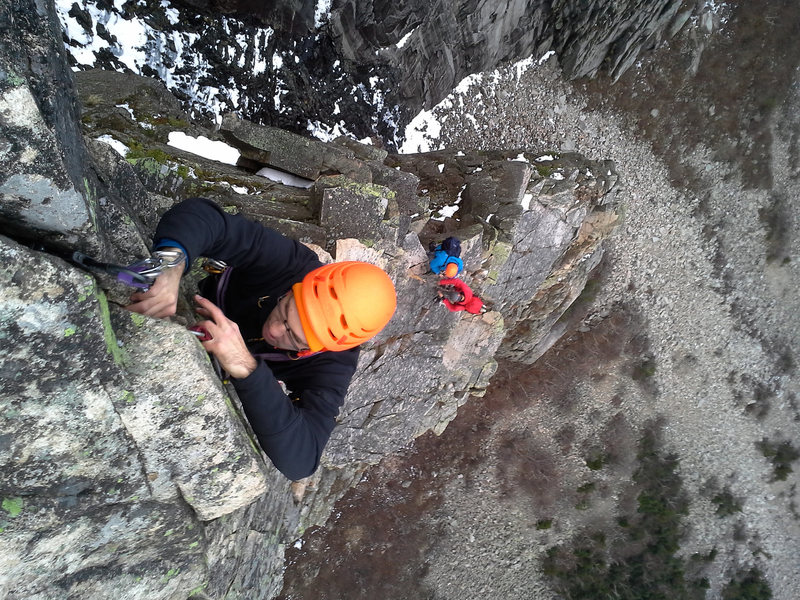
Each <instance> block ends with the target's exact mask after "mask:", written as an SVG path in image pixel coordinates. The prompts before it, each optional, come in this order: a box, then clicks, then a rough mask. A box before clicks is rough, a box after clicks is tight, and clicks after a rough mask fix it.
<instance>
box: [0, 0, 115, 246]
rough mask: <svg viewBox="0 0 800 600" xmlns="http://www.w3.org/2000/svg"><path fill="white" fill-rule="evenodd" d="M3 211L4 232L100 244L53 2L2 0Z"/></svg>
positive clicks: (0, 206) (0, 110) (0, 150)
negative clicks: (13, 1)
mask: <svg viewBox="0 0 800 600" xmlns="http://www.w3.org/2000/svg"><path fill="white" fill-rule="evenodd" d="M0 36H2V40H3V44H2V47H0V127H2V131H3V136H2V140H0V194H1V195H2V198H3V201H2V204H0V215H2V219H3V224H4V227H3V230H4V231H15V232H16V233H17V234H27V235H28V236H29V237H37V238H41V237H45V238H47V239H48V240H50V241H53V242H58V241H64V242H66V243H69V244H76V243H77V242H78V241H79V240H85V245H87V246H89V247H92V246H93V247H94V248H97V247H98V244H99V240H98V239H97V237H96V236H97V228H96V226H97V224H96V222H95V214H94V213H95V209H96V207H95V206H94V198H93V193H94V189H93V184H94V181H93V180H92V179H91V173H90V171H89V170H88V169H87V161H86V150H85V148H84V145H83V141H82V137H81V132H80V125H79V121H78V118H77V117H78V108H77V105H76V102H75V94H74V91H73V85H72V78H71V76H70V72H69V69H68V68H67V65H66V61H65V60H64V49H63V45H62V44H61V42H60V27H59V25H58V22H57V20H56V18H55V11H54V10H53V6H52V4H50V3H36V2H33V1H30V2H21V3H12V2H9V1H6V0H3V2H2V3H0Z"/></svg>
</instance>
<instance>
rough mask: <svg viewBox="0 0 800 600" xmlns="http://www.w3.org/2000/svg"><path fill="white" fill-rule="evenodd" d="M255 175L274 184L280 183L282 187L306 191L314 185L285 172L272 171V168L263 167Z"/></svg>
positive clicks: (308, 180) (309, 181)
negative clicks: (286, 186)
mask: <svg viewBox="0 0 800 600" xmlns="http://www.w3.org/2000/svg"><path fill="white" fill-rule="evenodd" d="M256 175H260V176H261V177H265V178H267V179H269V180H270V181H275V182H276V183H282V184H283V185H288V186H291V187H297V188H304V189H308V188H310V187H311V186H312V185H314V182H313V181H311V180H310V179H305V178H303V177H298V176H297V175H293V174H291V173H287V172H286V171H279V170H278V169H273V168H272V167H264V168H263V169H260V170H259V171H257V172H256Z"/></svg>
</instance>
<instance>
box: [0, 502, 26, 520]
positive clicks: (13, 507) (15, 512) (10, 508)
mask: <svg viewBox="0 0 800 600" xmlns="http://www.w3.org/2000/svg"><path fill="white" fill-rule="evenodd" d="M22 506H23V502H22V498H3V504H2V507H3V510H4V511H6V512H7V513H8V516H9V517H11V518H12V519H15V518H16V517H18V516H19V515H20V513H21V512H22Z"/></svg>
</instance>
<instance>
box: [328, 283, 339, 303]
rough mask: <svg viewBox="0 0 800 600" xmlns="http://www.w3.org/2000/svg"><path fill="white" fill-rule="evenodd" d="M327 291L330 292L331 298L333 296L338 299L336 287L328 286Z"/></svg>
mask: <svg viewBox="0 0 800 600" xmlns="http://www.w3.org/2000/svg"><path fill="white" fill-rule="evenodd" d="M328 292H329V293H330V295H331V298H333V299H334V300H338V299H339V296H337V295H336V288H334V287H333V286H332V285H331V286H328Z"/></svg>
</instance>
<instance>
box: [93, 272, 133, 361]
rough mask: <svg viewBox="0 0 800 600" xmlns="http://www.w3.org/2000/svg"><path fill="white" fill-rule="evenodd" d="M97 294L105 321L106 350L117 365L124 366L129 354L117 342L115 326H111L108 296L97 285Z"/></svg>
mask: <svg viewBox="0 0 800 600" xmlns="http://www.w3.org/2000/svg"><path fill="white" fill-rule="evenodd" d="M95 293H96V294H97V301H98V304H99V305H100V319H101V320H102V322H103V338H104V340H105V342H106V350H108V353H109V354H110V355H111V358H112V359H113V360H114V362H115V363H116V364H117V365H120V366H123V365H125V364H126V363H127V359H128V357H127V355H126V353H125V351H124V350H123V349H122V348H120V346H119V343H118V342H117V336H116V334H115V333H114V328H113V327H112V326H111V312H110V311H109V309H108V298H106V295H105V294H104V293H103V290H101V289H100V288H97V287H95Z"/></svg>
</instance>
